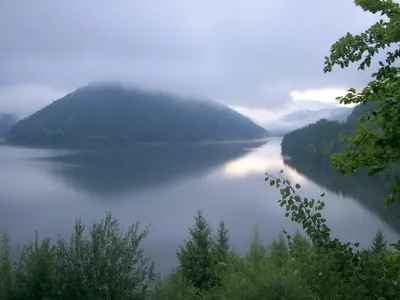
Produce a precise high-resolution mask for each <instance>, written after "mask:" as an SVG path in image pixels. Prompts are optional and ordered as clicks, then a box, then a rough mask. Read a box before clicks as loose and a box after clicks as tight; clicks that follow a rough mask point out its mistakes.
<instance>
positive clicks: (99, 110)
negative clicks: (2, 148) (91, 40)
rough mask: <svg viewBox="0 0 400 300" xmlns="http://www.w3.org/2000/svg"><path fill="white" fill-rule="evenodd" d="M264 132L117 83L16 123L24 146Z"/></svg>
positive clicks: (231, 114) (198, 103)
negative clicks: (25, 144)
mask: <svg viewBox="0 0 400 300" xmlns="http://www.w3.org/2000/svg"><path fill="white" fill-rule="evenodd" d="M267 135H268V132H267V131H266V130H265V129H264V128H262V127H260V126H258V125H256V124H255V123H254V122H252V121H251V120H250V119H249V118H247V117H245V116H243V115H241V114H240V113H238V112H236V111H235V110H233V109H231V108H229V107H227V106H225V105H223V104H221V103H217V102H212V101H204V100H197V99H191V98H188V97H182V96H176V95H172V94H168V93H163V92H155V91H149V90H142V89H137V88H128V87H124V86H122V85H117V84H101V85H99V84H91V85H87V86H85V87H81V88H78V89H77V90H75V91H74V92H72V93H70V94H68V95H66V96H64V97H62V98H61V99H58V100H57V101H54V102H53V103H52V104H50V105H48V106H46V107H44V108H43V109H41V110H40V111H38V112H36V113H35V114H33V115H31V116H30V117H28V118H26V119H24V120H21V121H20V122H18V123H17V124H16V125H15V126H14V127H13V128H11V130H10V131H9V133H8V134H7V135H6V140H7V141H9V142H14V143H28V144H54V145H55V144H57V145H58V144H69V145H75V144H92V143H94V144H109V143H175V142H204V141H226V140H246V139H257V138H263V137H266V136H267Z"/></svg>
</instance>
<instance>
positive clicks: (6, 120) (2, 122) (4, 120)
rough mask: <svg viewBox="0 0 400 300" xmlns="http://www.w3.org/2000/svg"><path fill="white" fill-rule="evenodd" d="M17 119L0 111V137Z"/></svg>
mask: <svg viewBox="0 0 400 300" xmlns="http://www.w3.org/2000/svg"><path fill="white" fill-rule="evenodd" d="M17 121H18V120H17V117H16V116H14V115H11V114H4V113H0V138H2V137H3V136H4V135H5V134H6V132H7V131H8V130H9V129H10V128H11V127H12V126H14V125H15V124H16V123H17Z"/></svg>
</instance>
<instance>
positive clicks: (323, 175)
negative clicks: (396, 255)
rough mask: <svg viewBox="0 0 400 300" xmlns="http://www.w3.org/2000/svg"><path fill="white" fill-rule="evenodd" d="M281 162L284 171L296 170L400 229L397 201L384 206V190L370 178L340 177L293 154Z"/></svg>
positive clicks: (324, 167)
mask: <svg viewBox="0 0 400 300" xmlns="http://www.w3.org/2000/svg"><path fill="white" fill-rule="evenodd" d="M284 164H285V165H286V166H288V168H287V170H289V169H292V170H293V171H297V172H300V173H301V174H303V176H305V177H306V178H308V179H309V180H311V181H313V182H314V183H316V184H318V185H319V186H321V187H323V188H325V189H327V190H328V191H329V192H330V193H332V194H336V195H338V196H347V197H352V198H354V200H356V201H357V202H359V203H361V204H362V206H364V207H366V208H367V209H368V210H369V211H371V212H372V213H374V214H377V215H378V217H379V218H380V219H382V220H384V221H385V223H387V224H388V225H389V226H390V227H392V228H393V229H394V230H396V231H397V232H400V222H399V219H398V218H397V213H398V212H399V211H400V203H397V204H396V205H394V206H391V207H390V208H388V209H386V208H385V207H384V202H383V199H384V197H385V195H386V194H387V192H388V191H387V190H385V189H384V188H383V187H382V186H381V185H379V184H377V181H376V180H375V179H374V178H371V177H367V176H364V175H361V174H355V175H352V176H346V177H344V176H343V175H341V174H340V173H339V172H338V171H337V170H336V169H334V168H333V167H330V166H326V165H323V164H317V163H315V162H312V161H309V160H307V159H306V158H304V157H296V156H293V157H291V158H290V159H286V160H284Z"/></svg>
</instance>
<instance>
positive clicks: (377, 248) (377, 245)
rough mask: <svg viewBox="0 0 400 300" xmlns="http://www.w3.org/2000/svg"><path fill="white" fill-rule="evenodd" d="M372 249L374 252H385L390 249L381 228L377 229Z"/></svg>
mask: <svg viewBox="0 0 400 300" xmlns="http://www.w3.org/2000/svg"><path fill="white" fill-rule="evenodd" d="M370 251H371V253H373V254H379V253H384V252H387V251H388V249H387V241H386V240H385V237H384V236H383V233H382V231H381V230H378V231H377V233H376V235H375V238H374V240H373V241H372V245H371V248H370Z"/></svg>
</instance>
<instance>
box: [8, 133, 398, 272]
mask: <svg viewBox="0 0 400 300" xmlns="http://www.w3.org/2000/svg"><path fill="white" fill-rule="evenodd" d="M280 141H281V140H280V139H279V138H271V139H269V140H267V141H249V142H230V143H229V142H226V143H215V144H211V143H210V144H203V145H168V146H167V145H142V146H129V147H125V148H123V149H102V150H93V149H92V150H85V151H83V150H80V151H76V150H60V149H56V150H54V149H32V148H22V147H15V146H9V145H5V144H0V230H1V231H5V230H7V231H8V232H9V233H10V235H11V238H12V242H13V243H14V244H23V243H26V242H28V241H31V240H32V239H33V237H34V234H35V230H38V231H39V235H40V236H41V237H43V236H45V235H46V236H47V235H48V236H50V237H52V238H57V236H59V235H61V236H68V234H69V233H70V232H71V230H72V228H73V222H74V220H75V218H76V217H81V218H82V220H83V223H85V224H90V223H92V222H93V221H96V220H100V219H101V218H102V217H104V215H105V214H106V212H108V211H111V212H112V214H113V215H114V216H115V217H116V218H117V219H118V220H119V222H120V224H121V225H122V226H123V227H128V226H129V225H130V224H131V223H132V222H134V221H136V220H139V221H140V222H141V224H142V225H143V227H145V226H146V225H151V227H150V233H149V235H148V237H147V238H146V240H145V242H144V244H143V246H144V247H145V251H146V254H147V255H149V256H151V257H152V258H153V259H154V260H155V262H156V268H157V270H158V271H160V272H161V273H165V272H168V271H170V270H171V269H172V268H173V267H174V266H175V264H176V249H177V247H178V245H179V244H182V243H183V241H184V239H185V238H186V237H187V236H188V235H187V229H188V227H189V226H191V225H192V223H193V217H194V215H195V214H196V211H197V210H198V209H202V210H203V211H204V213H205V216H206V218H207V219H208V220H209V222H210V223H211V224H212V225H213V226H217V224H218V222H219V221H220V220H224V221H225V223H226V224H227V226H228V228H229V229H230V237H231V243H232V245H233V246H234V247H235V248H236V250H237V251H239V252H241V253H244V252H245V251H246V250H247V248H248V246H249V243H250V241H251V238H252V235H253V233H254V231H255V230H256V229H258V230H259V231H260V234H261V236H262V238H263V241H264V242H265V243H266V244H268V243H270V242H271V241H272V240H274V239H276V238H277V237H278V236H279V234H280V233H281V232H282V229H284V228H285V229H288V230H289V231H294V230H295V229H296V228H297V227H296V226H295V225H293V224H292V223H290V222H289V221H288V220H287V219H286V218H285V217H284V214H285V211H284V209H283V208H281V207H279V205H278V204H277V200H278V198H279V190H277V189H275V188H271V187H270V186H269V184H267V183H265V181H264V173H265V172H269V173H276V174H277V173H278V172H279V170H281V169H283V170H284V174H285V175H286V176H287V177H288V178H289V179H290V180H292V182H297V183H299V184H301V186H302V189H301V194H302V195H304V196H314V197H317V196H318V195H320V194H321V193H322V192H327V195H326V197H324V200H325V203H326V209H325V210H324V212H323V214H324V216H325V218H326V219H327V220H328V224H329V225H330V226H331V228H332V230H333V235H335V236H337V237H339V238H340V239H342V240H345V241H354V242H355V241H358V242H360V243H361V245H363V246H367V245H368V244H369V243H370V242H371V240H372V238H373V236H374V235H375V233H376V231H377V230H378V229H382V230H383V231H384V233H385V236H386V238H387V239H388V240H389V241H390V242H394V241H396V240H397V239H399V238H400V236H399V232H400V226H399V224H398V223H400V222H396V221H397V220H396V219H395V217H394V214H393V213H391V212H389V211H385V210H384V209H383V208H382V207H383V202H382V199H380V198H379V197H381V192H380V191H379V187H376V186H374V185H373V184H371V183H370V182H367V181H362V180H361V181H353V180H352V179H351V178H343V177H342V176H340V175H339V174H337V172H336V171H334V170H333V169H331V168H327V167H321V166H313V164H312V163H307V162H305V161H304V160H298V161H296V160H294V159H292V160H284V159H283V158H282V157H281V155H280Z"/></svg>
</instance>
